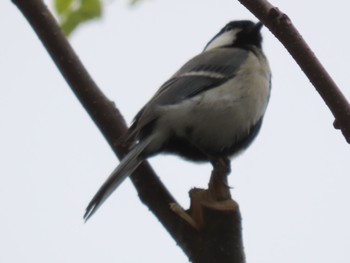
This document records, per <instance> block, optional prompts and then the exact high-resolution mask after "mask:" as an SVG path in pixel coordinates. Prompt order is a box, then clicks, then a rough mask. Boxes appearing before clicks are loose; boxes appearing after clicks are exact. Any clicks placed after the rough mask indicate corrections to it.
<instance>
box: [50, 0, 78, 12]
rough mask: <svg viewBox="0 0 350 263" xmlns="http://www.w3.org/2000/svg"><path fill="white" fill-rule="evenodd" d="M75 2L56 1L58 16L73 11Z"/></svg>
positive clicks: (68, 0)
mask: <svg viewBox="0 0 350 263" xmlns="http://www.w3.org/2000/svg"><path fill="white" fill-rule="evenodd" d="M73 1H74V0H55V1H54V6H55V10H56V12H57V14H59V15H60V14H63V13H66V12H68V11H69V10H70V9H71V6H72V3H73Z"/></svg>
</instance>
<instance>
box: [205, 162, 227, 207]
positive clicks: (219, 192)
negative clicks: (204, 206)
mask: <svg viewBox="0 0 350 263" xmlns="http://www.w3.org/2000/svg"><path fill="white" fill-rule="evenodd" d="M210 162H211V164H212V165H213V171H212V173H211V177H210V181H209V191H210V192H211V194H212V195H213V197H214V198H215V199H217V200H218V201H219V200H220V201H221V200H228V199H230V198H231V194H230V187H229V185H228V182H227V176H228V175H229V174H230V172H231V165H230V160H229V159H228V158H226V157H221V158H211V159H210Z"/></svg>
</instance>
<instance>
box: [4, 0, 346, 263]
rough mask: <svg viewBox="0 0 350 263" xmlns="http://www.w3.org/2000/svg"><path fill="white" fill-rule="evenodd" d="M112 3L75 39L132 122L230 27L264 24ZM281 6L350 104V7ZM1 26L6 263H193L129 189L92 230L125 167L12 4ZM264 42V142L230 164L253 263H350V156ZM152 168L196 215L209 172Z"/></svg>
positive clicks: (197, 7) (204, 1) (179, 6)
mask: <svg viewBox="0 0 350 263" xmlns="http://www.w3.org/2000/svg"><path fill="white" fill-rule="evenodd" d="M107 2H108V3H107V5H106V10H105V15H104V18H103V19H102V20H101V21H98V22H93V23H90V24H88V25H86V26H84V27H82V28H80V29H79V30H78V31H77V32H75V33H74V35H73V36H72V37H71V39H70V40H71V43H72V45H73V46H74V48H75V50H76V52H77V53H78V55H79V56H80V58H81V60H82V61H83V63H84V64H85V66H86V67H87V68H88V70H89V72H90V73H91V75H92V77H93V78H94V79H95V81H96V82H97V83H98V85H99V86H100V88H101V89H102V90H103V91H104V92H105V93H106V95H107V96H108V97H109V98H110V99H111V100H113V101H115V103H116V105H117V107H118V108H119V109H120V111H121V112H122V114H123V115H124V117H125V118H126V120H127V121H128V122H130V121H131V120H132V118H133V116H134V115H135V114H136V113H137V111H138V110H139V109H140V108H141V107H142V105H143V104H144V103H145V102H146V101H147V100H148V99H149V98H150V97H151V96H152V94H153V93H154V92H155V91H156V90H157V89H158V87H159V86H160V85H161V84H162V83H163V82H164V81H165V80H167V78H169V77H170V76H171V75H172V74H173V73H174V72H175V71H176V70H177V69H178V68H179V67H180V66H181V65H182V64H183V63H185V62H186V61H187V60H188V59H189V58H191V57H192V56H194V55H196V54H197V53H199V52H200V51H201V50H202V48H203V47H204V46H205V44H206V43H207V41H208V40H210V39H211V37H212V36H213V35H214V34H216V33H217V31H218V30H219V29H221V27H222V26H224V25H225V24H226V23H227V22H228V21H230V20H235V19H252V20H254V21H257V20H256V18H255V17H254V16H253V15H251V14H250V13H249V12H248V11H247V10H246V9H245V8H244V7H243V6H242V5H240V4H239V3H238V1H235V0H222V1H208V0H177V1H165V0H152V1H146V2H144V3H143V4H141V5H139V6H138V7H137V8H130V7H128V5H127V2H126V1H125V0H119V1H107ZM47 3H48V4H49V5H51V1H48V2H47ZM273 4H275V5H276V6H278V7H279V8H280V9H281V10H283V11H284V12H286V13H287V14H288V15H289V17H290V18H291V19H292V21H293V22H294V23H295V25H296V26H297V27H298V28H299V30H300V32H301V33H302V34H303V36H304V37H305V39H306V40H307V41H308V43H309V44H310V46H311V47H312V49H313V50H314V52H315V53H316V55H317V56H318V57H319V58H320V60H321V61H322V63H323V64H324V65H325V67H326V69H327V70H328V71H329V73H330V74H331V75H332V76H333V77H334V79H335V81H336V82H337V84H338V85H339V87H340V88H341V89H342V90H343V92H344V94H345V95H346V96H347V97H348V98H350V88H349V85H350V79H349V76H350V74H349V65H348V63H347V62H346V61H349V60H350V51H349V43H350V37H349V20H348V16H349V15H348V12H349V8H350V4H349V3H348V2H347V1H343V0H334V1H332V3H331V4H330V2H329V1H303V3H302V5H301V2H300V1H282V0H276V1H274V2H273ZM0 25H1V32H2V37H1V42H0V72H1V90H0V91H1V95H0V158H1V165H0V206H1V212H0V248H1V251H0V262H4V263H5V262H6V263H18V262H36V263H44V262H45V263H46V262H50V263H56V262H57V263H58V262H59V263H62V262H68V263H69V262H86V263H92V262H103V263H112V262H123V263H124V262H126V263H128V262H132V263H133V262H135V263H136V262H170V263H178V262H187V258H186V257H185V255H184V254H183V253H182V251H181V249H180V248H179V247H178V246H177V245H176V244H175V242H174V240H172V239H171V238H170V236H169V235H168V234H167V232H166V231H165V230H164V229H163V227H162V226H161V225H160V224H159V222H158V221H157V219H156V218H155V217H154V216H153V215H152V214H151V213H150V212H149V211H148V209H147V208H146V207H144V206H143V205H141V203H140V201H139V200H138V197H137V194H136V192H135V190H134V188H133V186H132V185H131V183H130V182H129V180H127V181H125V183H123V185H122V186H121V187H120V188H119V189H118V191H116V192H115V193H114V194H113V195H112V196H111V197H110V199H109V200H108V201H107V202H106V203H105V205H104V206H103V207H102V208H101V209H100V210H99V211H98V213H97V214H96V215H94V217H93V218H92V219H91V220H90V221H89V222H88V223H87V224H84V223H83V219H82V217H83V213H84V210H85V207H86V205H87V204H88V202H89V200H90V199H91V197H92V196H93V195H94V194H95V192H96V191H97V189H98V188H99V186H100V185H101V183H102V182H103V181H104V180H105V179H106V177H107V176H108V175H109V173H110V172H111V171H112V170H113V169H114V167H115V166H116V165H117V163H118V162H117V159H116V158H115V156H114V155H113V153H112V151H111V149H110V148H109V146H108V145H107V144H106V142H105V140H104V139H103V137H102V136H101V134H100V133H99V131H98V130H97V128H96V127H95V126H94V124H93V122H92V121H91V119H90V118H89V117H88V116H87V114H86V113H85V111H84V110H83V108H82V107H81V106H80V104H79V103H78V101H77V99H76V98H75V97H74V95H73V93H72V92H71V91H70V89H69V87H68V86H67V84H66V83H65V81H64V80H63V78H62V77H61V75H60V73H59V72H58V70H57V69H56V67H55V65H54V64H53V62H52V61H51V59H50V57H49V56H48V55H47V53H46V51H45V50H44V48H43V46H42V45H41V43H40V42H39V40H38V39H37V37H36V35H35V34H34V33H33V31H32V29H31V28H30V26H29V25H28V23H27V21H26V20H25V19H24V18H23V17H22V15H21V13H20V12H19V11H18V10H17V9H16V7H15V6H14V5H13V4H12V3H11V1H1V2H0ZM262 33H263V36H264V45H263V46H264V50H265V53H266V55H267V57H268V59H269V61H270V65H271V69H272V73H273V79H272V95H271V101H270V104H269V107H268V110H267V113H266V116H265V120H264V124H263V127H262V130H261V132H260V134H259V136H258V138H257V140H256V141H255V142H254V143H253V145H252V146H251V147H250V148H249V149H248V150H247V151H246V152H244V154H242V155H241V156H239V157H238V158H236V159H234V160H233V161H232V174H231V176H230V178H229V183H230V185H231V186H233V187H234V188H233V190H232V195H233V197H234V199H235V200H237V201H238V202H239V204H240V207H241V212H242V217H243V237H244V245H245V252H246V256H247V262H249V263H261V262H266V263H267V262H268V263H275V262H276V263H280V262H284V263H295V262H298V263H299V262H303V263H310V262H318V263H326V262H327V263H329V262H336V263H348V262H350V255H349V244H350V226H349V222H350V211H349V210H350V209H349V200H350V191H349V188H350V162H349V157H350V147H349V145H348V144H346V142H345V139H344V138H343V136H342V135H341V133H340V132H339V131H337V130H335V129H334V128H333V126H332V123H333V117H332V115H331V113H330V111H329V110H328V109H327V107H326V106H325V104H324V102H323V101H322V100H321V98H320V96H319V95H318V94H317V92H316V91H315V90H314V88H313V87H312V85H311V84H310V83H309V81H308V80H307V78H306V77H305V76H304V74H303V73H302V72H301V70H300V69H299V68H298V66H297V65H296V63H295V62H294V61H293V59H292V58H291V57H290V56H289V54H288V53H287V52H286V51H285V49H284V48H283V47H282V45H281V44H280V43H279V42H278V40H277V39H275V37H274V36H273V35H272V34H271V33H270V32H269V31H268V30H267V29H266V28H265V29H263V30H262ZM136 94H137V96H136ZM151 163H152V165H153V167H154V168H155V170H156V171H157V173H158V174H159V176H160V177H161V179H162V181H163V182H164V183H165V184H166V186H167V187H168V188H169V190H170V191H171V192H172V193H173V194H174V196H175V197H176V199H177V200H178V201H179V202H180V204H181V205H182V206H184V207H188V205H189V199H188V193H187V192H188V190H189V189H190V188H191V187H194V186H196V187H206V185H207V182H208V179H209V174H210V171H211V167H210V165H207V164H203V165H198V164H193V163H189V162H187V161H184V160H181V159H179V158H176V157H171V156H157V157H155V158H153V159H152V160H151Z"/></svg>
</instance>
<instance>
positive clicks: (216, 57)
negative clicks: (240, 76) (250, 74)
mask: <svg viewBox="0 0 350 263" xmlns="http://www.w3.org/2000/svg"><path fill="white" fill-rule="evenodd" d="M248 53H249V52H248V51H247V50H244V49H238V48H236V49H235V48H217V49H214V50H210V51H206V52H203V53H201V54H199V55H198V56H196V57H194V58H192V59H191V60H189V61H188V62H187V63H186V64H185V65H183V66H182V67H181V68H180V70H178V71H177V72H176V73H175V74H174V75H173V76H172V77H171V78H170V79H169V80H168V81H166V82H165V83H164V84H163V85H162V86H161V87H160V88H159V90H158V91H157V93H156V94H155V95H154V96H153V98H152V99H151V100H150V101H149V102H148V103H147V104H146V105H145V106H144V107H143V108H142V109H141V111H140V112H139V113H138V114H137V115H136V117H135V119H134V123H133V125H132V126H131V128H130V130H129V135H130V136H129V138H134V136H135V135H136V134H137V133H138V132H139V131H140V129H142V128H143V127H144V126H145V125H147V124H148V123H150V122H152V121H153V120H155V119H156V118H157V116H158V115H157V108H159V106H165V105H174V104H177V103H179V102H182V101H184V100H186V99H189V98H192V97H194V96H196V95H198V94H200V93H202V92H205V91H207V90H209V89H212V88H215V87H217V86H219V85H220V84H223V83H224V82H226V81H227V80H228V79H230V78H232V77H233V76H234V75H235V74H236V73H237V72H238V70H239V68H240V66H241V65H242V63H243V62H244V61H245V60H246V59H247V57H248Z"/></svg>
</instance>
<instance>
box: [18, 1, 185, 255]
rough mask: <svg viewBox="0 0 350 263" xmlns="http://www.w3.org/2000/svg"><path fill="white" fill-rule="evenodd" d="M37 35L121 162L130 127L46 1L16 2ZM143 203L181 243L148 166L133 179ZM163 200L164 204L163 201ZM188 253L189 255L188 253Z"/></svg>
mask: <svg viewBox="0 0 350 263" xmlns="http://www.w3.org/2000/svg"><path fill="white" fill-rule="evenodd" d="M13 3H14V4H15V5H16V6H17V7H18V8H19V9H20V11H21V12H22V13H23V15H24V16H25V17H26V18H27V20H28V22H29V23H30V24H31V26H32V27H33V29H34V31H35V32H36V33H37V35H38V37H39V39H40V40H41V41H42V43H43V44H44V46H45V48H46V49H47V51H48V53H49V54H50V56H51V57H52V59H53V61H54V62H55V63H56V65H57V67H58V69H59V70H60V72H61V73H62V75H63V76H64V78H65V79H66V81H67V83H68V84H69V86H70V88H71V89H72V91H73V92H74V94H75V95H76V97H77V98H78V100H79V101H80V103H81V104H82V105H83V107H84V108H85V110H86V111H87V112H88V114H89V115H90V117H91V118H92V120H93V121H94V122H95V124H96V126H97V127H98V128H99V129H100V131H101V133H102V134H103V135H104V137H105V138H106V140H107V141H108V143H109V145H110V146H111V148H112V149H113V151H114V152H115V154H116V155H117V156H118V157H119V158H121V157H122V156H124V155H125V154H126V151H127V148H126V147H125V146H124V145H123V144H122V143H120V137H121V136H122V135H123V134H125V132H126V130H127V126H126V124H125V121H124V119H123V117H122V116H121V114H120V112H119V111H118V109H116V108H115V105H114V103H113V102H111V101H109V100H108V99H107V97H106V96H105V95H104V94H103V93H102V91H101V90H100V89H99V88H98V87H97V85H96V83H95V82H94V81H93V80H92V78H91V77H90V75H89V73H88V72H87V70H86V69H85V67H84V66H83V64H82V63H81V61H80V60H79V58H78V57H77V55H76V54H75V52H74V50H73V49H72V47H71V46H70V44H69V43H68V41H67V39H66V37H65V36H64V35H63V33H62V31H61V29H60V28H59V26H58V25H57V23H56V21H55V19H54V17H53V16H52V14H51V13H50V11H49V10H48V9H47V7H46V6H45V4H44V3H43V1H42V0H13ZM131 180H132V182H133V184H134V186H135V188H136V189H137V191H138V193H139V197H140V199H141V200H142V201H143V202H144V203H145V204H146V205H147V206H148V207H149V209H150V210H151V211H152V212H153V213H154V214H155V216H156V217H157V218H158V219H159V221H160V222H161V223H162V224H163V226H164V227H165V228H166V229H167V230H168V232H169V233H170V234H171V235H172V237H173V238H174V239H175V240H180V239H181V237H180V236H179V232H178V229H179V227H180V225H181V223H182V222H181V220H180V218H179V217H178V216H177V215H176V214H175V213H174V212H173V211H172V210H171V209H170V206H169V204H170V203H174V202H176V201H175V200H174V198H173V197H172V196H171V194H170V193H169V192H168V190H167V189H166V188H165V186H164V185H163V184H162V182H161V181H160V180H159V178H158V177H157V175H156V174H155V173H154V171H153V170H152V169H151V167H150V166H149V165H148V163H146V162H145V163H144V164H143V165H141V166H140V167H139V169H137V170H136V171H135V173H134V174H133V175H132V176H131ZM160 200H161V201H160ZM185 252H186V251H185Z"/></svg>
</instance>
